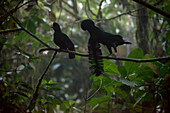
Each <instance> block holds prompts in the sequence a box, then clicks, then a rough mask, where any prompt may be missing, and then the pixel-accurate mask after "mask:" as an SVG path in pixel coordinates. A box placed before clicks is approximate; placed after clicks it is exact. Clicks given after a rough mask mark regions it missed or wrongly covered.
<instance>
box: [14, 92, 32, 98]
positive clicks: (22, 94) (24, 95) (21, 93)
mask: <svg viewBox="0 0 170 113" xmlns="http://www.w3.org/2000/svg"><path fill="white" fill-rule="evenodd" d="M16 94H18V95H21V96H23V97H26V98H29V97H28V96H27V95H26V94H25V93H23V92H16Z"/></svg>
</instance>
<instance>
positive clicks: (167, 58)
mask: <svg viewBox="0 0 170 113" xmlns="http://www.w3.org/2000/svg"><path fill="white" fill-rule="evenodd" d="M46 50H52V51H57V52H65V53H73V54H75V55H78V56H82V57H92V56H90V55H89V54H84V53H78V52H73V51H70V50H63V49H56V48H44V49H41V50H40V51H39V52H42V51H46ZM98 57H99V58H104V59H112V60H121V61H131V62H154V61H163V60H168V61H169V60H170V56H166V57H160V58H152V59H134V58H119V57H111V56H98Z"/></svg>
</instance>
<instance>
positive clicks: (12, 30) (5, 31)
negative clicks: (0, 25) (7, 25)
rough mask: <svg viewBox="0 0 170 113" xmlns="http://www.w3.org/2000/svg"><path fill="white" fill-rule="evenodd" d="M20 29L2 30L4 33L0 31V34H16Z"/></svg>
mask: <svg viewBox="0 0 170 113" xmlns="http://www.w3.org/2000/svg"><path fill="white" fill-rule="evenodd" d="M21 30H22V29H21V28H18V29H10V30H4V31H0V34H3V33H10V32H16V31H21Z"/></svg>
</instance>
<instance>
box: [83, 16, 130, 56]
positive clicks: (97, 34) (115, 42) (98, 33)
mask: <svg viewBox="0 0 170 113" xmlns="http://www.w3.org/2000/svg"><path fill="white" fill-rule="evenodd" d="M81 28H82V29H83V30H85V31H86V30H87V31H88V32H89V33H90V35H93V37H92V38H93V39H91V40H93V41H94V42H98V43H101V44H103V45H105V46H106V47H107V49H108V51H109V53H110V54H112V49H111V48H112V47H113V48H114V51H115V53H117V47H118V46H120V45H123V44H131V42H126V41H124V40H123V37H122V36H121V35H113V34H111V33H108V32H105V31H103V30H101V29H100V28H98V27H96V26H95V23H94V22H93V21H92V20H91V19H85V20H83V21H82V22H81Z"/></svg>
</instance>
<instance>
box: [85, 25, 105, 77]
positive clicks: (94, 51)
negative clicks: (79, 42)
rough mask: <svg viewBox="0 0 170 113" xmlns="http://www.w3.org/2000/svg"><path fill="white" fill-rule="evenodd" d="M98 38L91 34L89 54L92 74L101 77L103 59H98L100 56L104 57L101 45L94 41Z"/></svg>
mask: <svg viewBox="0 0 170 113" xmlns="http://www.w3.org/2000/svg"><path fill="white" fill-rule="evenodd" d="M82 29H83V27H82ZM96 36H97V35H95V34H93V33H90V38H89V41H88V53H89V55H90V57H89V63H90V64H91V66H90V70H91V73H92V74H95V75H96V76H99V75H101V74H102V73H103V59H102V58H100V57H98V56H99V55H102V52H101V49H100V44H99V43H98V42H97V41H95V40H94V39H96V38H97V37H96Z"/></svg>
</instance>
